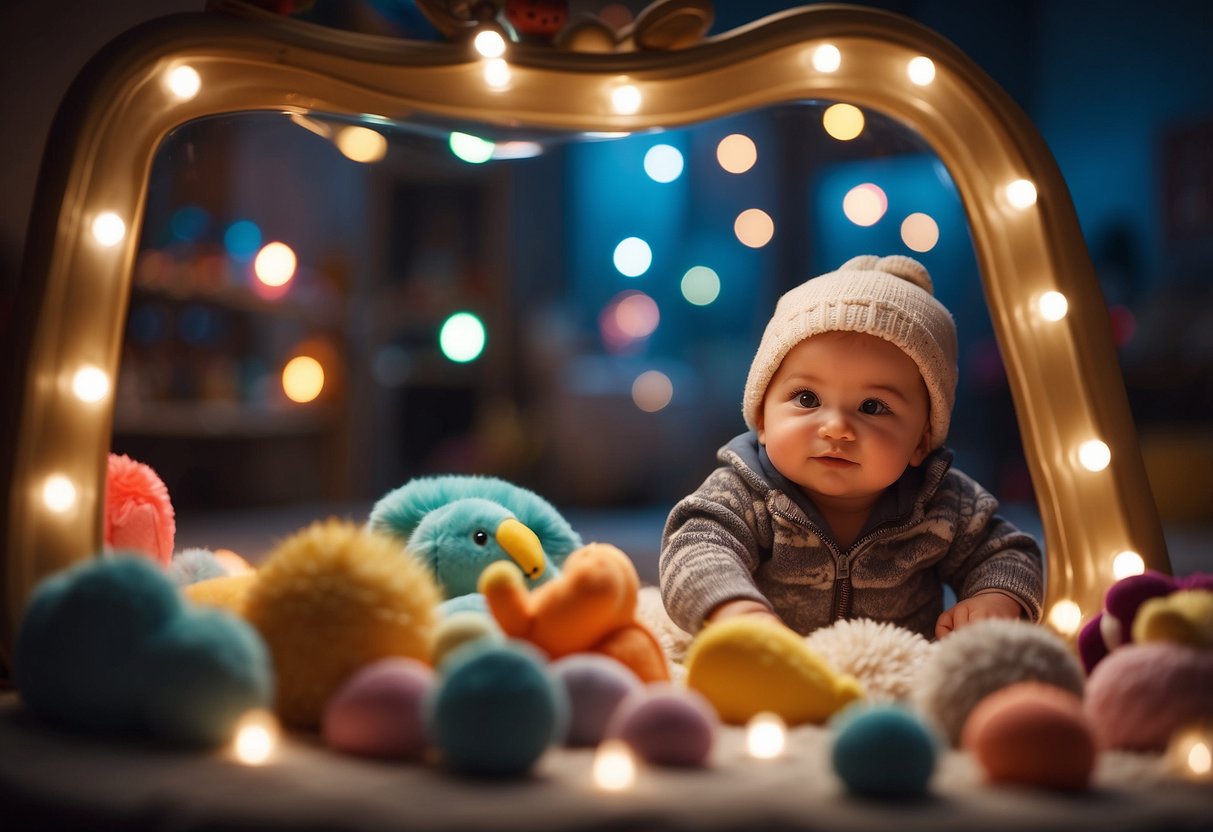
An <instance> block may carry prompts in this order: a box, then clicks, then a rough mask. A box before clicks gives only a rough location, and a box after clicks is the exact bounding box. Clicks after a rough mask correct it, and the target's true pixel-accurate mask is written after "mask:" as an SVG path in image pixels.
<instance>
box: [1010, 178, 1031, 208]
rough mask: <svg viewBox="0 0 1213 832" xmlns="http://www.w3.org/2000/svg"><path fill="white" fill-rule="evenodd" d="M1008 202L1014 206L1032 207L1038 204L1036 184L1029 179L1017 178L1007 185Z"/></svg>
mask: <svg viewBox="0 0 1213 832" xmlns="http://www.w3.org/2000/svg"><path fill="white" fill-rule="evenodd" d="M1007 202H1009V203H1011V207H1012V208H1020V209H1023V208H1031V207H1032V206H1033V205H1035V204H1036V186H1035V185H1033V184H1032V183H1031V182H1029V181H1028V180H1027V179H1016V180H1015V181H1014V182H1012V183H1011V184H1009V185H1007Z"/></svg>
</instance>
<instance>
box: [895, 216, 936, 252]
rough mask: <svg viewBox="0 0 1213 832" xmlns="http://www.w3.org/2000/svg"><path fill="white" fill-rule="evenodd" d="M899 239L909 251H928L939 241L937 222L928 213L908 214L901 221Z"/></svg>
mask: <svg viewBox="0 0 1213 832" xmlns="http://www.w3.org/2000/svg"><path fill="white" fill-rule="evenodd" d="M901 241H902V242H903V243H905V244H906V248H908V249H910V250H911V251H930V250H931V249H933V248H935V245H936V244H937V243H938V242H939V224H938V223H937V222H935V220H934V219H932V218H931V217H930V216H929V215H928V214H923V213H921V212H916V213H913V214H910V215H909V216H908V217H906V218H905V219H904V220H902V221H901Z"/></svg>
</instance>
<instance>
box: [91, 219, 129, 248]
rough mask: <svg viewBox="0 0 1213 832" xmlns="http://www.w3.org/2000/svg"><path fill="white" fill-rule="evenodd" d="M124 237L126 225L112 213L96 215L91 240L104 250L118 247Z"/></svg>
mask: <svg viewBox="0 0 1213 832" xmlns="http://www.w3.org/2000/svg"><path fill="white" fill-rule="evenodd" d="M125 236H126V223H125V222H123V221H122V217H120V216H118V215H117V214H115V213H114V212H113V211H106V212H104V213H102V214H98V215H97V218H96V219H94V220H93V239H94V240H96V241H97V242H98V243H100V244H101V245H103V246H105V247H106V248H111V247H113V246H116V245H118V243H120V242H122V238H123V237H125Z"/></svg>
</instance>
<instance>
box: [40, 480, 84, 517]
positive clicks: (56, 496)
mask: <svg viewBox="0 0 1213 832" xmlns="http://www.w3.org/2000/svg"><path fill="white" fill-rule="evenodd" d="M42 503H43V505H45V506H46V507H47V508H49V509H50V510H51V511H53V512H55V513H56V514H62V513H63V512H65V511H67V510H68V509H70V508H71V507H72V506H74V505H75V504H76V486H74V485H72V481H71V480H69V479H68V478H67V477H65V476H63V475H62V474H53V475H51V476H49V477H47V478H46V482H45V484H43V486H42Z"/></svg>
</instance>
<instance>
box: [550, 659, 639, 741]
mask: <svg viewBox="0 0 1213 832" xmlns="http://www.w3.org/2000/svg"><path fill="white" fill-rule="evenodd" d="M551 670H552V672H553V673H554V674H555V675H556V678H557V679H559V680H560V682H561V683H562V684H563V685H564V687H565V690H567V691H568V694H569V704H570V705H571V714H570V717H571V718H570V720H569V731H568V735H567V736H566V737H565V744H566V745H574V746H576V745H581V746H584V745H597V744H598V743H600V742H602V738H603V735H604V734H605V733H606V728H607V723H608V722H609V721H610V719H611V716H612V715H613V714H614V713H615V709H616V708H618V707H619V703H620V702H622V701H623V700H624V697H626V696H628V695H629V694H631V693H635V692H636V691H639V690H641V689H643V688H644V683H643V682H641V681H640V678H639V677H638V676H636V674H635V673H633V672H632V671H631V670H629V669H628V668H627V666H625V665H624V664H623V663H622V662H619V661H617V660H615V659H612V658H611V657H610V656H604V655H602V654H600V653H574V654H572V655H569V656H565V657H563V658H561V659H557V660H556V661H554V662H552V664H551Z"/></svg>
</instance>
